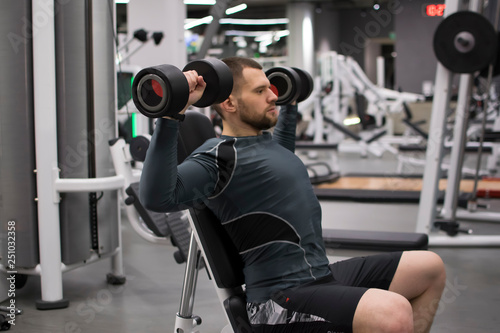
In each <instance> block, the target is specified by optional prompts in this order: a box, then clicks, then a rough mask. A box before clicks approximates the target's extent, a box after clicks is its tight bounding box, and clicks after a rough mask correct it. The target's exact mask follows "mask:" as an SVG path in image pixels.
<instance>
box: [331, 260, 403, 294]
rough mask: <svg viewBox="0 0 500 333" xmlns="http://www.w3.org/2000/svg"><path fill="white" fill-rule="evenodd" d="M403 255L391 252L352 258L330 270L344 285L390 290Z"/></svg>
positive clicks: (339, 262) (335, 264)
mask: <svg viewBox="0 0 500 333" xmlns="http://www.w3.org/2000/svg"><path fill="white" fill-rule="evenodd" d="M401 255H402V252H389V253H381V254H376V255H372V256H366V257H356V258H351V259H347V260H343V261H338V262H336V263H333V264H331V265H330V270H331V272H332V274H333V277H334V279H335V280H336V281H338V282H339V283H341V284H342V285H346V286H353V287H364V288H378V289H384V290H389V286H390V284H391V282H392V279H393V278H394V274H395V273H396V270H397V268H398V265H399V261H400V259H401Z"/></svg>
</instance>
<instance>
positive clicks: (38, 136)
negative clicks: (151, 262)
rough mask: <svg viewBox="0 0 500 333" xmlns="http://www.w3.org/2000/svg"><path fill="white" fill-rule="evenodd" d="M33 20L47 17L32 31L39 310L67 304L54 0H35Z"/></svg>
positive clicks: (61, 306)
mask: <svg viewBox="0 0 500 333" xmlns="http://www.w3.org/2000/svg"><path fill="white" fill-rule="evenodd" d="M32 6H33V8H32V15H33V16H32V19H33V22H35V20H39V19H40V18H41V17H45V18H46V21H45V24H40V25H39V26H38V27H37V31H36V34H33V70H34V75H33V92H34V109H35V151H36V166H37V170H36V172H37V196H38V234H39V236H38V237H39V243H40V250H39V255H40V267H41V274H40V279H41V284H42V300H40V301H37V308H39V309H56V308H64V307H67V306H68V304H69V301H67V300H64V299H63V290H62V266H61V242H60V239H61V234H60V227H59V204H58V200H55V199H58V198H54V193H55V180H54V177H53V175H54V173H55V174H57V172H58V167H57V134H56V133H57V126H56V60H55V57H56V56H55V33H54V26H55V24H54V1H53V0H52V1H45V0H33V3H32Z"/></svg>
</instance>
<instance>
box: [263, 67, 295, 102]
mask: <svg viewBox="0 0 500 333" xmlns="http://www.w3.org/2000/svg"><path fill="white" fill-rule="evenodd" d="M266 76H267V78H268V79H269V82H270V83H271V85H272V86H275V87H276V88H277V89H278V100H277V101H276V105H287V104H290V103H292V102H293V101H296V100H297V98H298V97H299V94H300V91H301V87H300V76H299V74H298V73H297V72H296V71H295V70H294V69H293V68H291V67H273V68H271V69H269V70H267V71H266Z"/></svg>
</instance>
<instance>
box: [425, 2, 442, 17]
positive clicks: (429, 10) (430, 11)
mask: <svg viewBox="0 0 500 333" xmlns="http://www.w3.org/2000/svg"><path fill="white" fill-rule="evenodd" d="M445 8H446V5H445V4H444V3H440V4H431V5H426V6H425V15H426V16H431V17H434V16H443V14H444V9H445Z"/></svg>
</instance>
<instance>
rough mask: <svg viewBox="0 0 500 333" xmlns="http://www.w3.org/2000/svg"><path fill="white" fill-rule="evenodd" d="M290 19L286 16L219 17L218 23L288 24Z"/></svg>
mask: <svg viewBox="0 0 500 333" xmlns="http://www.w3.org/2000/svg"><path fill="white" fill-rule="evenodd" d="M289 21H290V20H289V19H287V18H281V19H233V18H223V19H220V24H235V25H276V24H288V22H289Z"/></svg>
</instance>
